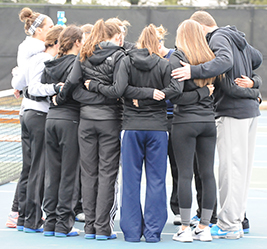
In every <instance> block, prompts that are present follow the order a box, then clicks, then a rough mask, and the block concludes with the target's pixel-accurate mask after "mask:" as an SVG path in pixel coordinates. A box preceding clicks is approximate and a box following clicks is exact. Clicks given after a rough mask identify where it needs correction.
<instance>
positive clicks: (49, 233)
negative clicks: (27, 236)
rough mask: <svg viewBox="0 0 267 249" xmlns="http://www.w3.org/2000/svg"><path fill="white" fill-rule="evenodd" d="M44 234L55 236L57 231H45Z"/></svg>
mask: <svg viewBox="0 0 267 249" xmlns="http://www.w3.org/2000/svg"><path fill="white" fill-rule="evenodd" d="M43 234H44V236H54V235H55V232H53V231H44V233H43Z"/></svg>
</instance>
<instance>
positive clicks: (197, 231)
mask: <svg viewBox="0 0 267 249" xmlns="http://www.w3.org/2000/svg"><path fill="white" fill-rule="evenodd" d="M192 237H193V239H194V240H200V241H212V237H211V234H210V227H209V226H207V227H205V228H204V229H201V228H199V226H197V227H196V228H194V230H193V231H192Z"/></svg>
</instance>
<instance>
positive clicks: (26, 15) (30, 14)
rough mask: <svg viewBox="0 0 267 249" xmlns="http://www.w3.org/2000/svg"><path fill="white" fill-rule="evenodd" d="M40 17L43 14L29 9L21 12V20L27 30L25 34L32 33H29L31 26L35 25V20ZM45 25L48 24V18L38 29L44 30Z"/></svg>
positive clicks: (26, 8)
mask: <svg viewBox="0 0 267 249" xmlns="http://www.w3.org/2000/svg"><path fill="white" fill-rule="evenodd" d="M39 15H41V14H40V13H38V12H34V11H32V10H31V9H30V8H28V7H25V8H23V9H22V10H21V11H20V13H19V20H20V21H21V22H24V30H25V33H26V34H27V35H30V33H29V32H28V30H29V28H30V27H31V25H32V24H33V22H34V21H35V19H36V18H37V17H38V16H39ZM45 24H46V18H45V19H44V20H43V21H42V23H41V24H40V25H39V26H38V27H40V28H42V27H43V26H44V25H45Z"/></svg>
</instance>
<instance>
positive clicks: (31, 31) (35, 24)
mask: <svg viewBox="0 0 267 249" xmlns="http://www.w3.org/2000/svg"><path fill="white" fill-rule="evenodd" d="M45 18H46V15H42V14H40V15H39V16H38V17H37V18H36V19H35V20H34V22H33V24H32V25H31V27H30V28H29V29H28V33H29V34H30V35H33V34H34V33H35V30H36V29H37V28H38V27H39V26H40V24H41V23H42V22H43V20H44V19H45Z"/></svg>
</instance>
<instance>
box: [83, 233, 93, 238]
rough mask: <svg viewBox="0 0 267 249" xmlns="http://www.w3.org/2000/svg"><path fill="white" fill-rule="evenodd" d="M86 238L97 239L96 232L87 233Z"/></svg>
mask: <svg viewBox="0 0 267 249" xmlns="http://www.w3.org/2000/svg"><path fill="white" fill-rule="evenodd" d="M84 238H85V239H95V234H85V235H84Z"/></svg>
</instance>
